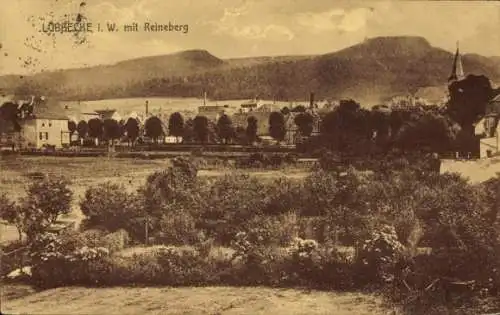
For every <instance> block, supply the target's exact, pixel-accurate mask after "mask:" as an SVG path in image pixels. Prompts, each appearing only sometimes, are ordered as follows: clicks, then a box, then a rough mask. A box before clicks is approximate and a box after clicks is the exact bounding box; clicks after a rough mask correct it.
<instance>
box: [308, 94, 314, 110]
mask: <svg viewBox="0 0 500 315" xmlns="http://www.w3.org/2000/svg"><path fill="white" fill-rule="evenodd" d="M309 107H310V108H313V107H314V92H311V94H309Z"/></svg>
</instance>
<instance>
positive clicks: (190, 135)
mask: <svg viewBox="0 0 500 315" xmlns="http://www.w3.org/2000/svg"><path fill="white" fill-rule="evenodd" d="M193 141H194V122H193V119H191V118H190V119H188V120H186V123H185V124H184V132H183V133H182V142H183V143H192V142H193Z"/></svg>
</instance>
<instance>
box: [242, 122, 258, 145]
mask: <svg viewBox="0 0 500 315" xmlns="http://www.w3.org/2000/svg"><path fill="white" fill-rule="evenodd" d="M257 129H258V126H257V118H255V117H254V116H250V117H248V118H247V129H246V130H245V133H246V136H247V140H248V143H250V144H252V143H254V142H255V141H256V140H257Z"/></svg>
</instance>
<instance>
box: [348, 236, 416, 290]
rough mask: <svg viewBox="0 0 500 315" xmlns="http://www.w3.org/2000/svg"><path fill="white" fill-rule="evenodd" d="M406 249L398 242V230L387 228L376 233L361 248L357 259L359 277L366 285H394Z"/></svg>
mask: <svg viewBox="0 0 500 315" xmlns="http://www.w3.org/2000/svg"><path fill="white" fill-rule="evenodd" d="M405 250H406V249H405V247H404V246H403V245H402V244H401V243H400V242H399V241H398V236H397V234H396V230H395V229H394V227H392V226H386V227H384V228H382V229H381V230H380V231H374V232H373V235H372V237H371V238H370V239H368V240H366V241H365V243H364V244H363V246H362V247H361V249H360V251H359V253H358V255H357V257H356V259H357V265H358V268H357V270H358V272H359V274H358V276H359V277H360V278H359V279H362V281H363V282H365V283H372V284H386V283H392V282H393V281H394V279H395V275H396V272H397V270H396V266H397V264H398V262H399V261H400V260H402V259H403V258H404V255H405Z"/></svg>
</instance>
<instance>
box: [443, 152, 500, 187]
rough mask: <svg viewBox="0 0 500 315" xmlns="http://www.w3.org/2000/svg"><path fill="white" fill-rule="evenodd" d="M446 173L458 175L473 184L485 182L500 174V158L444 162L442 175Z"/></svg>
mask: <svg viewBox="0 0 500 315" xmlns="http://www.w3.org/2000/svg"><path fill="white" fill-rule="evenodd" d="M444 172H450V173H458V174H460V175H462V176H463V177H466V178H468V179H469V181H470V182H471V183H480V182H484V181H486V180H488V179H490V178H492V177H494V176H495V175H496V174H497V173H500V157H494V158H489V159H480V160H470V161H466V160H464V161H456V160H443V161H442V164H441V173H444Z"/></svg>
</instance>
